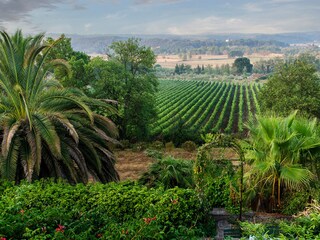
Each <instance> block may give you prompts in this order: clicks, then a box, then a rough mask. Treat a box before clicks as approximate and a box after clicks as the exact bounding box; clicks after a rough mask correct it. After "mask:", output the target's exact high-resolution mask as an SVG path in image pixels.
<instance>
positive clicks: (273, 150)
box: [246, 112, 320, 207]
mask: <svg viewBox="0 0 320 240" xmlns="http://www.w3.org/2000/svg"><path fill="white" fill-rule="evenodd" d="M249 131H250V143H251V146H252V148H251V150H250V151H249V154H248V156H247V159H252V160H253V162H252V163H251V169H250V170H249V172H248V173H247V174H246V176H247V177H249V178H250V180H249V181H247V182H248V183H250V184H253V185H254V186H253V188H252V189H251V190H254V191H258V195H260V197H261V196H263V195H264V194H265V193H264V192H263V191H266V189H268V186H271V199H272V200H274V199H275V196H277V205H278V207H280V205H281V191H282V190H284V189H289V190H290V189H301V188H302V187H306V186H308V184H309V182H310V180H311V179H312V178H313V174H312V173H311V171H310V170H308V169H307V168H305V167H303V166H302V165H301V163H302V161H303V158H304V157H306V155H310V154H311V152H312V151H314V150H317V151H319V147H320V138H319V135H318V128H317V125H316V120H314V121H309V120H305V119H297V118H296V112H294V113H293V114H291V115H290V116H289V117H286V118H283V117H264V116H258V117H257V123H256V124H250V125H249ZM251 187H252V186H251ZM276 193H277V194H276Z"/></svg>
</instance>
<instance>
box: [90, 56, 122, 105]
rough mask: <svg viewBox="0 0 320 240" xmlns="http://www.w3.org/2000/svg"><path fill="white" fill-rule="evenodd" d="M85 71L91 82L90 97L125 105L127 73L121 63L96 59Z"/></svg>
mask: <svg viewBox="0 0 320 240" xmlns="http://www.w3.org/2000/svg"><path fill="white" fill-rule="evenodd" d="M85 71H86V73H85V74H86V78H87V79H88V80H87V81H88V82H90V88H89V89H88V90H87V92H88V94H89V95H90V96H94V97H96V98H104V99H115V100H117V101H118V102H119V103H120V104H122V103H123V95H124V93H125V89H124V82H123V78H124V77H125V71H124V69H123V66H122V65H121V64H120V63H119V62H116V61H113V60H109V61H106V60H104V59H102V58H100V57H95V58H93V59H92V60H91V61H90V62H89V63H88V64H87V65H86V66H85Z"/></svg>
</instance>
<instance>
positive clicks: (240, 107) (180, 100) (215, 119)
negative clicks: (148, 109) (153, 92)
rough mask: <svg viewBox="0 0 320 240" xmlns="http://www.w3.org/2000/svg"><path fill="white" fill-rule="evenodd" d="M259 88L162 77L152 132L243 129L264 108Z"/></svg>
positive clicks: (229, 131) (233, 130) (256, 85)
mask: <svg viewBox="0 0 320 240" xmlns="http://www.w3.org/2000/svg"><path fill="white" fill-rule="evenodd" d="M259 89H260V85H259V84H245V83H242V84H234V83H225V82H205V81H170V80H162V81H160V86H159V93H158V96H157V109H158V119H157V121H156V122H155V123H154V125H153V126H152V135H153V136H160V135H163V136H165V135H168V134H170V133H172V132H175V131H177V130H179V129H184V130H187V131H188V132H190V133H193V134H199V133H207V132H225V133H242V132H243V131H244V123H246V122H247V121H248V120H251V119H253V117H254V114H256V113H259V112H260V107H259V103H258V100H257V93H258V91H259Z"/></svg>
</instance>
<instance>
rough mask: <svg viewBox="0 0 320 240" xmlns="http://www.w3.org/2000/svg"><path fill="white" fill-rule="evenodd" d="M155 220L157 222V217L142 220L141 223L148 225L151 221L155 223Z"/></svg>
mask: <svg viewBox="0 0 320 240" xmlns="http://www.w3.org/2000/svg"><path fill="white" fill-rule="evenodd" d="M155 220H157V216H154V217H153V218H143V221H144V222H145V223H146V224H150V223H151V222H152V221H155Z"/></svg>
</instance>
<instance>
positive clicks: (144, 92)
mask: <svg viewBox="0 0 320 240" xmlns="http://www.w3.org/2000/svg"><path fill="white" fill-rule="evenodd" d="M110 49H111V50H112V51H113V52H114V53H113V56H112V59H113V60H114V61H116V62H118V63H120V64H121V65H122V66H123V69H124V77H123V81H124V95H123V103H122V107H121V114H122V116H123V122H122V124H121V126H122V130H123V135H124V137H126V138H130V139H136V140H138V139H144V138H146V137H148V135H149V129H148V125H149V124H150V123H151V122H153V120H154V118H155V116H156V110H155V93H156V91H157V85H158V81H157V78H156V76H155V75H154V73H153V66H154V64H155V63H156V56H155V55H154V53H153V51H152V50H151V49H150V48H148V47H145V46H141V45H140V41H139V40H138V39H134V38H130V39H128V40H127V41H119V42H113V43H112V45H111V47H110Z"/></svg>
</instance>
